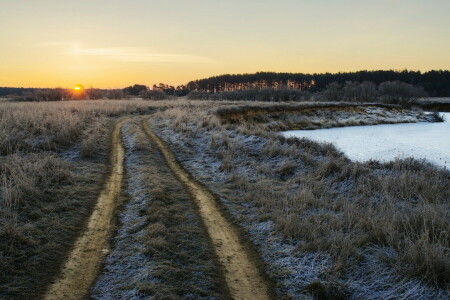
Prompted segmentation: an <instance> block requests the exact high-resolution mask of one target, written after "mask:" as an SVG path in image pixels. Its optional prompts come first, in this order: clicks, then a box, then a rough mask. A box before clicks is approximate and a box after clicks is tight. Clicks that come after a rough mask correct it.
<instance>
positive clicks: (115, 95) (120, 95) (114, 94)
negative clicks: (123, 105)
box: [105, 90, 130, 100]
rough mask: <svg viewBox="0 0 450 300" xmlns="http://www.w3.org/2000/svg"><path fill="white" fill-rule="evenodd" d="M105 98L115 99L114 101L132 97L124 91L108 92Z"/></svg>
mask: <svg viewBox="0 0 450 300" xmlns="http://www.w3.org/2000/svg"><path fill="white" fill-rule="evenodd" d="M105 96H106V98H108V99H114V100H120V99H127V98H129V97H130V95H129V94H128V93H127V92H125V91H124V90H108V91H107V92H106V93H105Z"/></svg>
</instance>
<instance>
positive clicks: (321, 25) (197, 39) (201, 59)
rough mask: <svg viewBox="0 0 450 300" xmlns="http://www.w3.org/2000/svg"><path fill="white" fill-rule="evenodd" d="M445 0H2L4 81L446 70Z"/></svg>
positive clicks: (117, 82) (449, 63)
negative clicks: (259, 72) (258, 73)
mask: <svg viewBox="0 0 450 300" xmlns="http://www.w3.org/2000/svg"><path fill="white" fill-rule="evenodd" d="M449 12H450V1H449V0H372V1H368V0H333V1H332V0H314V1H312V0H309V1H306V0H276V1H275V0H272V1H267V0H226V1H225V0H159V1H153V0H0V86H15V87H17V86H23V87H72V86H74V85H76V84H83V85H84V86H86V87H98V88H122V87H125V86H128V85H131V84H135V83H139V84H146V85H153V84H155V83H156V84H157V83H160V82H163V83H168V84H172V85H179V84H184V83H187V82H189V81H191V80H195V79H200V78H205V77H210V76H215V75H221V74H236V73H253V72H257V71H274V72H299V73H322V72H338V71H357V70H379V69H396V70H400V69H410V70H421V71H427V70H432V69H450V52H449V49H450V18H449V16H448V13H449Z"/></svg>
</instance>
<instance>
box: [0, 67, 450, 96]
mask: <svg viewBox="0 0 450 300" xmlns="http://www.w3.org/2000/svg"><path fill="white" fill-rule="evenodd" d="M388 95H390V96H388ZM410 95H414V97H422V96H431V97H450V71H447V70H445V71H443V70H438V71H428V72H424V73H422V72H420V71H408V70H403V71H393V70H390V71H358V72H346V73H322V74H318V73H315V74H303V73H274V72H258V73H254V74H234V75H230V74H226V75H221V76H214V77H210V78H206V79H200V80H195V81H191V82H189V83H187V84H186V85H179V86H172V85H168V84H165V83H159V84H154V85H153V86H152V87H151V88H150V87H148V86H146V85H142V84H135V85H132V86H128V87H125V88H123V89H112V90H105V89H95V88H90V89H86V90H83V91H79V92H77V93H75V92H74V91H73V90H70V89H62V88H56V89H39V88H36V89H33V88H10V87H0V97H2V96H3V97H5V96H9V97H13V98H14V99H16V100H25V101H59V100H72V99H94V100H95V99H127V98H133V97H140V98H143V99H148V100H162V99H168V98H174V97H182V96H188V98H190V99H224V100H255V101H256V100H257V101H302V100H329V101H384V102H392V103H394V102H404V101H405V100H404V99H410V98H411V97H412V96H410ZM356 99H358V100H356Z"/></svg>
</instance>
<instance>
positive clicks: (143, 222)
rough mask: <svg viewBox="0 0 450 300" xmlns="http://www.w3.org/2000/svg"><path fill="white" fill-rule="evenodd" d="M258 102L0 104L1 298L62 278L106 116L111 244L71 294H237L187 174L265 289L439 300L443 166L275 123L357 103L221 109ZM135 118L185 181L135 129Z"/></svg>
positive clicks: (84, 218) (95, 170) (445, 268)
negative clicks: (115, 160) (117, 169)
mask: <svg viewBox="0 0 450 300" xmlns="http://www.w3.org/2000/svg"><path fill="white" fill-rule="evenodd" d="M286 105H287V106H295V104H283V107H286ZM304 105H305V106H306V107H307V106H308V105H310V106H311V107H312V106H313V105H312V104H304ZM321 105H322V104H321ZM269 106H270V107H276V106H277V105H274V104H267V103H265V104H263V103H254V102H253V103H246V102H224V101H187V100H165V101H144V100H138V99H132V100H117V101H116V100H96V101H63V102H46V103H28V102H21V103H15V102H9V101H2V102H0V192H1V193H0V269H1V270H2V272H1V273H0V298H5V299H39V298H43V297H44V295H45V293H46V291H47V290H48V288H49V285H50V284H51V283H52V282H54V281H55V280H56V279H58V278H59V277H60V276H62V275H61V274H60V272H61V270H62V268H63V266H64V264H65V261H66V258H67V257H69V256H70V252H71V249H73V247H74V244H75V242H76V240H77V238H78V237H79V236H80V235H81V234H82V233H83V232H84V231H85V230H86V226H87V225H86V224H87V223H88V221H89V218H90V216H91V214H92V211H93V209H94V207H95V205H96V202H97V201H96V199H97V197H98V196H99V194H100V193H101V191H102V189H103V186H104V185H105V182H107V179H108V174H109V173H110V172H111V169H112V165H111V162H110V160H109V154H110V151H111V147H112V146H111V135H112V132H113V128H114V124H116V122H117V121H118V120H119V119H120V118H121V117H124V116H131V117H130V118H129V119H127V120H124V121H123V122H124V123H123V126H122V127H121V131H120V134H121V142H122V144H123V146H124V151H125V154H124V155H125V159H124V166H123V167H124V179H123V181H122V183H121V197H120V199H117V200H116V201H117V207H118V209H117V211H115V213H114V215H115V216H116V217H115V218H113V219H111V223H112V224H113V225H114V226H113V230H112V231H111V233H110V234H111V246H110V248H108V249H104V250H105V251H104V253H103V254H102V255H104V256H105V257H104V260H103V265H102V266H101V268H100V269H99V270H98V271H97V272H98V274H94V275H95V277H97V279H96V280H95V282H92V284H91V288H90V289H89V290H87V291H83V293H87V294H90V295H91V296H92V297H94V298H96V299H131V298H133V299H141V298H148V297H154V298H155V299H163V298H165V297H169V298H170V299H179V298H181V299H197V298H206V299H226V298H229V297H232V296H233V295H237V294H234V293H236V291H235V290H234V288H233V285H231V284H230V283H229V281H227V280H228V279H227V278H228V277H227V274H226V272H224V270H227V267H228V266H229V265H231V262H227V261H222V260H221V259H220V251H221V250H220V249H221V247H222V246H221V245H220V244H221V243H216V242H214V239H213V238H212V236H213V235H212V234H211V232H210V231H208V230H211V229H210V228H211V227H210V226H209V225H208V221H207V219H205V215H204V214H202V207H199V205H200V206H201V204H199V203H201V202H198V201H199V200H198V197H199V196H198V195H197V194H196V193H195V191H193V190H192V189H190V188H189V185H190V184H194V183H195V184H198V186H202V187H203V188H204V189H205V191H206V192H205V193H207V194H208V193H209V194H210V195H213V196H211V199H212V200H211V199H210V200H211V201H213V203H214V206H217V209H218V211H220V215H221V216H223V218H224V220H225V221H224V222H225V223H224V224H227V225H226V226H228V225H229V226H230V228H231V229H230V231H232V232H235V234H236V236H238V237H239V239H238V240H239V241H238V246H239V247H245V249H248V255H247V254H246V255H247V256H248V257H247V256H246V257H247V258H245V259H244V260H248V261H249V262H251V263H250V265H252V266H256V267H255V270H257V271H256V272H259V275H258V276H261V278H263V279H261V280H262V281H266V280H267V283H263V284H262V286H263V287H264V289H266V288H267V292H266V295H267V297H268V298H284V299H289V298H293V299H303V298H304V299H308V298H311V297H316V298H319V299H326V298H327V299H338V298H358V299H398V298H405V299H414V298H422V299H446V298H447V297H448V296H449V292H448V289H449V283H450V281H449V278H450V257H449V247H450V245H449V238H450V237H449V231H448V228H449V213H450V211H449V206H448V201H449V199H450V194H449V193H450V192H449V191H450V174H449V172H448V171H447V170H443V169H439V168H436V167H434V166H433V165H430V164H428V163H427V162H425V161H416V160H413V159H406V160H396V161H393V162H390V163H379V162H376V161H370V162H367V163H358V162H352V161H350V160H349V159H348V158H346V157H345V155H344V154H342V153H340V152H339V151H338V150H336V149H335V148H334V147H333V146H332V145H330V144H319V143H315V142H312V141H309V140H305V139H301V140H299V139H293V138H292V139H286V138H283V137H282V136H280V135H279V134H277V133H276V132H275V131H274V130H275V129H277V130H278V129H286V128H289V127H290V126H291V127H296V126H298V125H299V124H308V126H311V124H312V125H313V126H316V127H321V126H323V127H330V126H339V125H336V124H338V123H336V122H337V121H338V120H339V118H344V117H343V116H345V118H352V117H354V118H355V119H357V118H356V117H355V114H354V113H353V112H348V111H358V114H359V116H361V115H363V114H365V111H364V110H361V109H359V108H358V107H357V106H356V105H354V106H355V107H356V108H355V109H354V108H352V109H347V108H345V107H346V105H343V107H344V109H343V110H342V109H341V110H340V111H341V112H339V113H335V114H334V115H333V118H331V119H330V118H329V117H330V114H327V113H323V112H317V109H314V110H313V112H309V113H308V114H304V113H303V114H302V113H301V112H300V113H297V115H296V117H295V118H294V117H291V116H289V112H282V111H281V113H280V112H278V115H275V116H268V115H267V114H263V115H262V116H260V117H254V116H252V117H251V118H244V117H242V116H240V117H238V118H235V119H234V120H232V121H230V120H229V119H226V118H224V115H226V114H227V113H228V114H229V112H233V114H236V113H238V114H239V113H242V112H244V111H246V112H248V111H250V112H251V111H252V110H255V109H257V110H258V109H259V110H261V109H263V110H264V109H266V110H267V109H268V108H267V107H269ZM278 106H279V107H281V106H280V105H278ZM290 109H291V108H290ZM327 109H328V110H330V109H329V107H328V108H323V107H322V111H326V110H327ZM333 109H335V108H333ZM269 110H272V111H273V110H277V108H269ZM399 111H401V110H399ZM224 112H225V113H224ZM348 114H350V115H348ZM376 114H377V116H378V119H376V120H378V121H379V122H384V121H385V120H388V121H392V119H393V118H394V117H395V113H392V112H391V111H390V110H388V111H383V112H379V111H376ZM382 114H384V116H385V117H386V118H385V119H382V118H381V119H380V115H382ZM401 115H402V116H403V117H405V116H408V117H407V118H404V119H403V122H408V121H409V122H414V121H418V120H422V121H423V120H424V119H421V118H422V117H423V115H421V112H418V111H409V110H408V111H401ZM280 116H281V117H280ZM148 118H149V119H148ZM358 118H360V117H358ZM411 118H412V119H411ZM145 120H148V122H147V121H146V122H145V124H147V125H148V126H149V128H150V129H151V130H153V131H154V132H155V133H156V135H157V136H159V138H161V140H162V141H164V142H165V143H166V144H167V146H168V149H169V150H171V152H172V153H173V154H174V155H175V157H176V159H177V162H173V164H175V165H177V164H179V165H180V168H182V169H183V170H185V172H187V173H188V174H189V176H188V177H189V180H188V179H186V180H188V181H186V182H183V180H182V179H180V177H179V176H180V175H177V174H176V173H174V171H173V169H172V168H169V165H170V162H169V161H168V160H167V157H165V156H164V155H163V152H162V151H163V150H161V147H160V146H158V145H157V144H156V143H155V141H154V140H152V139H151V138H149V135H146V134H145V133H146V131H145V128H146V125H145V124H142V122H143V121H145ZM330 120H332V121H330ZM358 120H360V119H358ZM364 120H366V121H367V120H368V119H367V118H366V119H364ZM373 120H374V118H372V119H370V121H371V122H372V121H373ZM383 120H384V121H383ZM277 122H278V123H277ZM339 124H341V125H340V126H343V125H358V124H359V123H358V124H356V123H355V124H348V123H345V122H344V123H339ZM169 150H168V151H169ZM233 234H234V233H233ZM225 236H226V235H225ZM223 243H225V244H226V243H227V240H225V241H223ZM246 251H247V250H246ZM230 260H232V259H230ZM250 268H251V267H250ZM244 277H245V276H242V277H239V276H237V277H236V278H238V279H239V278H244ZM242 286H244V285H242ZM253 288H254V287H252V286H248V290H247V291H251V290H252V289H253ZM243 289H244V288H243ZM272 289H273V291H270V290H272ZM257 290H258V288H256V290H255V291H257ZM237 292H239V291H237ZM255 293H256V292H255ZM48 297H49V296H48V295H47V298H48ZM69 298H70V297H69ZM48 299H50V298H48Z"/></svg>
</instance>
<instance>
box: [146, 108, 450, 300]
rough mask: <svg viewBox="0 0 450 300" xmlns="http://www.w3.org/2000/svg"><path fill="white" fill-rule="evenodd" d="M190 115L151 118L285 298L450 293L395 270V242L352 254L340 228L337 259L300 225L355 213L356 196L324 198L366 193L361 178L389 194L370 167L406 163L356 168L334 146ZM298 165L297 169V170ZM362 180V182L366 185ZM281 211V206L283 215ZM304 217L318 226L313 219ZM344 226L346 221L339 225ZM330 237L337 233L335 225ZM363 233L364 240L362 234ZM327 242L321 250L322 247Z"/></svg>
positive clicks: (384, 170)
mask: <svg viewBox="0 0 450 300" xmlns="http://www.w3.org/2000/svg"><path fill="white" fill-rule="evenodd" d="M168 114H170V112H168ZM196 117H198V116H196ZM194 118H195V117H193V118H192V119H194ZM177 119H178V120H183V117H181V116H178V117H177ZM192 119H191V120H189V118H187V117H185V118H184V120H183V122H182V123H181V122H180V123H181V124H175V125H174V122H173V120H171V119H168V118H159V119H156V120H154V121H152V123H151V125H152V128H154V129H155V130H156V131H157V133H158V135H159V136H160V137H161V138H163V139H164V140H165V141H166V142H167V143H168V144H169V145H170V147H171V149H172V150H173V152H174V153H175V155H176V156H177V159H178V160H179V161H180V162H181V163H182V165H184V167H185V168H186V169H187V170H189V171H190V172H192V174H193V175H194V176H195V177H196V178H197V179H199V180H200V181H201V182H202V183H203V184H205V185H206V186H208V187H209V188H210V189H211V190H212V191H213V192H214V193H216V194H217V195H219V196H220V201H221V203H222V204H223V205H224V207H225V208H226V210H227V211H228V212H229V213H230V214H231V215H232V217H233V218H234V219H235V220H236V221H237V222H238V223H239V224H240V226H241V227H242V228H243V229H244V230H245V231H246V233H247V236H248V238H250V239H251V240H252V242H253V244H254V245H255V246H256V248H257V250H258V252H259V253H260V255H261V257H262V259H263V261H264V263H265V265H266V271H267V273H268V275H269V276H270V277H271V278H272V280H273V281H274V283H275V287H276V293H277V295H278V296H279V297H293V298H295V299H303V298H305V299H308V298H310V297H312V295H315V296H319V297H321V296H322V297H329V298H331V299H334V298H338V297H344V298H355V299H399V298H400V299H447V298H448V296H449V293H448V291H446V290H445V289H440V288H438V287H436V286H433V285H429V284H427V282H425V281H423V280H419V279H417V278H414V277H410V276H405V275H404V274H402V273H401V272H400V270H399V269H397V268H395V266H393V263H392V262H393V261H395V260H396V258H397V256H398V255H399V253H397V252H396V251H395V250H394V249H390V248H388V247H379V246H376V247H375V246H364V247H360V248H359V249H356V250H354V249H352V248H351V247H350V246H349V247H350V248H349V249H348V250H349V253H346V252H345V251H346V250H345V246H346V244H345V239H346V238H345V236H341V235H342V234H343V231H342V228H337V231H336V233H335V234H334V235H336V239H338V238H340V243H341V244H342V249H338V250H339V251H337V253H338V257H333V255H331V254H330V251H328V250H326V249H327V248H330V247H331V248H333V247H335V246H334V245H333V243H334V242H333V241H331V244H324V245H320V244H314V240H313V242H311V241H310V240H309V241H308V239H307V236H308V235H309V234H313V232H309V230H311V229H314V228H312V227H305V228H303V229H302V228H301V227H300V228H298V222H297V221H296V220H297V219H296V218H298V217H301V218H304V219H305V220H311V221H314V222H319V223H317V224H318V226H319V224H320V222H321V223H323V224H326V223H327V222H332V221H333V220H336V221H339V222H342V221H341V220H342V219H343V218H346V217H348V215H347V214H345V213H343V212H339V209H340V208H342V207H344V208H345V206H347V205H348V204H351V202H349V200H348V199H344V198H342V197H341V198H337V199H336V201H335V203H331V204H330V205H329V207H327V205H326V204H325V203H323V204H321V202H320V199H317V195H322V196H323V197H328V196H330V195H331V196H333V195H335V194H340V193H346V195H348V196H349V197H356V196H355V195H357V194H358V193H359V191H358V190H357V187H358V186H357V185H356V183H358V182H359V181H356V180H355V178H359V177H358V176H360V177H361V178H362V179H360V180H362V182H363V183H362V186H364V188H367V189H368V190H369V191H370V192H371V193H372V194H373V199H372V200H373V201H375V202H377V201H382V198H377V197H378V196H377V189H380V188H379V187H377V186H376V184H384V183H383V180H384V179H381V181H380V182H378V181H374V182H372V181H371V178H372V179H373V177H367V178H369V179H367V180H368V181H367V182H364V180H365V179H364V178H366V177H364V176H365V174H366V173H369V172H372V174H373V175H371V176H374V177H376V176H379V178H384V177H383V176H387V175H389V174H390V173H391V172H393V173H396V172H399V171H400V170H401V169H398V170H397V169H395V168H394V170H391V169H387V168H383V167H380V168H376V167H375V168H373V170H371V171H369V169H368V167H367V166H363V165H360V164H354V165H351V166H350V165H349V163H348V162H349V161H348V159H347V158H344V157H342V154H340V153H339V152H337V151H336V149H334V148H333V147H331V146H327V145H325V146H320V145H318V144H316V143H313V142H310V141H306V140H304V141H301V142H299V143H300V147H297V146H296V147H293V146H292V145H290V144H289V143H284V144H283V145H281V144H280V143H279V142H277V141H276V140H272V141H269V140H268V139H266V138H263V137H258V136H249V135H248V134H247V135H245V134H239V133H238V132H237V131H234V130H233V129H232V128H229V127H228V128H229V129H228V128H227V127H220V126H215V127H214V126H213V128H212V129H211V128H208V126H199V125H198V124H199V123H200V122H201V121H200V120H197V119H195V121H192ZM298 148H300V149H301V150H299V149H298ZM292 165H293V166H294V168H295V169H294V172H292V170H291V169H292V167H290V166H292ZM347 165H349V167H347ZM305 172H309V173H308V174H309V175H308V176H309V177H311V179H310V180H311V181H308V180H309V179H306V180H305V179H304V178H303V179H302V178H301V176H303V174H306V173H305ZM336 174H337V175H336ZM308 176H307V177H308ZM329 176H331V177H332V178H335V179H336V178H338V179H339V178H341V177H342V178H341V179H339V180H337V183H333V184H330V183H329V182H328V181H327V179H326V178H327V177H329ZM358 180H359V179H358ZM358 184H360V185H361V182H359V183H358ZM366 185H367V187H366ZM372 185H373V186H372ZM324 190H325V191H326V192H325V193H324V192H323V191H324ZM391 192H392V193H394V191H391ZM395 192H398V191H395ZM292 195H294V196H292ZM322 196H321V197H322ZM382 196H383V195H381V194H380V197H382ZM361 197H363V198H364V197H365V196H364V195H362V196H361ZM361 197H360V198H361ZM329 198H330V199H333V197H329ZM377 199H378V200H377ZM356 200H357V201H364V199H361V200H360V199H358V198H356ZM269 201H275V202H278V203H281V204H283V203H285V204H283V205H279V204H276V203H275V204H274V205H273V209H272V207H271V206H270V205H272V204H273V203H267V202H269ZM294 202H295V203H294ZM295 205H302V207H300V209H299V210H298V211H297V210H295V211H294V210H293V211H292V213H291V212H290V211H289V210H290V209H293V208H296V207H295ZM373 205H377V204H376V203H374V204H373ZM399 205H402V204H401V203H400V204H399ZM280 207H281V208H280ZM280 209H281V211H278V212H276V210H280ZM344 211H345V210H344ZM276 213H280V214H281V215H280V216H281V217H280V216H277V215H275V214H276ZM297 214H298V215H297ZM273 220H276V222H274V221H273ZM362 220H363V219H362ZM333 222H334V221H333ZM302 224H303V225H304V226H314V225H311V224H312V223H311V224H309V225H308V224H306V225H305V224H304V222H303V223H302ZM336 224H337V225H335V226H339V223H336ZM303 225H302V226H303ZM280 226H281V227H280ZM296 226H297V227H296ZM312 231H314V230H312ZM282 232H284V233H285V234H282ZM327 234H330V236H331V237H333V232H331V233H330V232H328V233H327ZM355 234H356V242H355V243H356V245H358V242H357V241H358V232H356V233H355ZM361 236H364V235H361ZM361 241H363V239H362V240H361ZM374 241H375V240H374ZM324 242H326V243H329V241H326V240H324ZM361 243H363V242H361ZM368 245H370V243H368ZM339 247H340V246H339ZM321 248H323V250H317V249H321ZM351 251H355V252H351ZM335 252H336V251H335ZM345 255H348V256H349V258H348V259H349V260H350V261H351V263H350V264H347V265H342V261H346V259H347V258H345V257H344V258H339V256H345ZM349 265H350V266H351V267H349Z"/></svg>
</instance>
